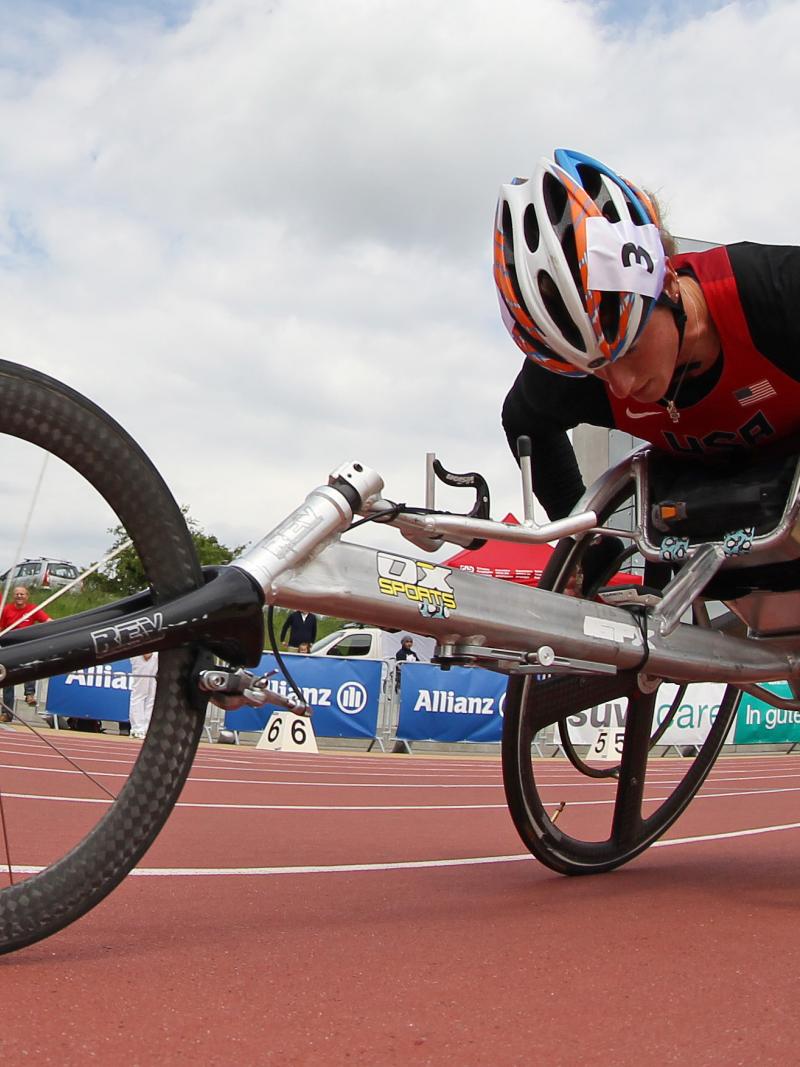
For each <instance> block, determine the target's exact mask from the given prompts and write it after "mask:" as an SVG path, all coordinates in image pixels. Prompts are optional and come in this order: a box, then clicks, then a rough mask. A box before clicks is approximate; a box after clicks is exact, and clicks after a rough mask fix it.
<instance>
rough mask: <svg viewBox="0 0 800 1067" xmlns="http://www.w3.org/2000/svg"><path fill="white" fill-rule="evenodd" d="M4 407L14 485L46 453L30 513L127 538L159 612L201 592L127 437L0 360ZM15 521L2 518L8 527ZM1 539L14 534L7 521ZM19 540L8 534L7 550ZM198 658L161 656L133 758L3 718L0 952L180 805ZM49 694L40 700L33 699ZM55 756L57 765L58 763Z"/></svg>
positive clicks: (70, 917) (152, 479)
mask: <svg viewBox="0 0 800 1067" xmlns="http://www.w3.org/2000/svg"><path fill="white" fill-rule="evenodd" d="M0 400H1V401H2V407H3V419H2V431H3V434H4V437H3V439H2V442H0V445H1V446H2V448H3V453H4V459H3V468H4V470H6V471H10V470H14V471H17V472H19V473H20V474H22V472H24V471H25V470H26V469H27V468H26V464H27V463H30V464H31V468H30V469H31V471H33V470H34V469H39V468H40V466H41V457H43V456H45V455H47V456H48V460H47V474H46V479H45V482H44V485H45V493H43V495H42V497H41V498H40V501H39V503H38V504H37V510H38V512H40V513H44V515H43V518H45V520H46V518H47V512H48V509H50V510H51V514H50V520H51V521H52V522H53V526H52V529H56V528H58V529H59V530H60V532H61V534H62V535H63V537H64V538H65V539H66V538H67V537H68V536H70V531H71V529H72V526H74V527H75V534H76V536H78V537H82V538H85V539H86V542H87V543H88V541H90V540H91V541H92V542H93V541H94V539H96V538H97V537H98V536H100V535H102V534H103V533H105V532H106V531H107V530H108V528H109V527H121V528H122V529H124V531H125V533H126V534H127V536H128V537H129V538H130V540H131V542H132V547H133V551H134V553H135V556H136V558H138V560H139V561H140V563H141V566H142V569H143V572H144V574H145V578H146V582H147V583H148V584H149V586H150V588H151V591H152V595H153V600H154V602H155V603H159V602H163V601H165V600H167V599H169V598H171V597H174V596H177V595H179V594H181V593H185V592H188V591H190V590H192V589H194V588H197V587H198V585H199V584H200V581H201V577H200V569H199V566H198V563H197V559H196V556H195V553H194V547H193V543H192V539H191V537H190V535H189V533H188V531H187V528H186V523H185V521H184V519H183V516H182V514H181V512H180V509H179V508H178V507H177V505H176V504H175V501H174V500H173V498H172V496H171V494H170V492H169V490H168V489H167V487H166V485H165V484H164V482H163V480H162V479H161V477H160V475H159V474H158V472H157V471H156V470H155V468H154V467H153V465H152V464H151V463H150V461H149V460H148V459H147V457H146V456H145V455H144V453H143V452H142V451H141V449H140V448H139V447H138V445H136V443H135V442H134V441H133V440H132V439H131V438H130V437H129V436H128V434H126V433H125V431H124V430H122V429H121V428H120V427H119V426H118V425H117V424H116V423H115V422H114V421H113V420H112V419H111V418H109V417H108V416H107V415H106V414H105V413H104V412H103V411H101V410H100V409H99V408H97V407H96V406H95V405H94V404H92V403H91V402H89V401H88V400H86V399H85V398H83V397H81V396H80V395H79V394H77V393H75V392H74V391H73V390H71V389H69V388H67V387H66V386H64V385H61V384H60V383H58V382H56V381H54V380H52V379H50V378H48V377H46V376H45V375H42V374H39V373H37V372H35V371H32V370H28V369H26V368H22V367H18V366H15V365H14V364H10V363H5V362H0ZM34 480H35V479H34ZM6 481H8V478H6ZM14 488H15V487H14V486H12V487H11V492H13V491H14ZM8 502H9V501H8V498H7V504H8ZM11 510H12V509H11V508H9V507H8V506H7V507H6V509H5V515H6V519H7V517H8V515H9V514H10V513H11ZM2 534H3V535H5V536H10V531H9V530H8V522H7V521H6V522H5V525H4V529H3V530H2ZM33 538H34V539H33V544H34V545H35V544H36V541H35V535H33ZM18 543H19V542H18V541H17V540H16V537H15V539H14V544H13V545H12V546H11V548H10V549H9V551H14V550H15V549H16V547H17V545H18ZM29 543H30V541H29ZM27 551H28V550H27V549H23V551H22V552H21V553H20V554H21V555H25V554H26V552H27ZM99 555H100V553H98V556H99ZM36 599H38V600H39V601H40V600H41V597H40V596H39V597H37V598H36ZM46 625H47V624H46V623H45V624H43V626H42V627H41V628H40V627H38V626H37V627H35V628H31V630H30V633H31V635H32V636H34V635H35V631H36V630H39V631H40V633H39V635H41V630H42V629H43V627H44V626H46ZM39 635H37V636H39ZM2 643H3V641H2V637H0V646H1V645H2ZM193 661H194V653H193V651H192V650H191V649H189V648H184V649H178V650H174V651H164V652H162V653H161V654H160V656H159V662H158V676H157V684H156V696H155V704H154V708H153V713H152V719H151V722H150V727H149V730H148V733H147V737H146V740H145V741H144V743H143V744H142V745H141V747H140V746H139V744H138V743H137V742H135V741H132V740H129V739H128V738H124V737H119V738H118V739H115V740H114V741H111V739H110V738H109V737H107V736H106V737H94V736H91V737H90V736H88V735H86V734H78V733H72V732H69V731H66V732H59V733H57V732H56V731H55V730H51V729H49V728H48V726H47V725H46V720H45V719H44V718H43V717H41V716H40V717H39V718H38V725H37V717H36V716H35V715H34V713H33V709H32V708H28V707H27V706H26V705H24V704H21V706H20V710H19V711H17V710H15V708H14V707H13V706H12V708H10V709H9V710H10V711H13V719H12V721H11V723H10V724H8V725H4V726H2V727H0V755H2V758H1V759H0V764H2V767H0V952H8V951H10V950H12V949H16V948H20V947H22V946H24V945H27V944H30V943H32V942H34V941H37V940H39V939H41V938H43V937H47V936H48V935H49V934H53V933H55V932H56V931H58V930H60V929H62V928H63V927H64V926H66V925H67V924H68V923H70V922H72V921H74V920H75V919H77V918H79V917H80V916H81V915H83V914H84V913H85V912H87V911H88V910H89V909H90V908H92V907H94V905H95V904H97V903H99V902H100V901H101V900H102V899H103V898H104V897H105V896H106V895H107V894H108V893H109V892H110V891H111V890H112V889H113V888H114V887H115V886H116V885H117V884H118V883H119V882H120V881H121V880H122V879H123V878H124V877H125V875H126V874H127V873H128V871H129V870H130V869H131V868H132V867H133V866H134V865H135V864H136V863H137V861H138V860H139V859H140V858H141V857H142V855H143V854H144V852H145V851H146V849H147V848H148V847H149V846H150V844H151V843H152V842H153V840H154V839H155V837H156V835H157V834H158V832H159V830H160V829H161V827H162V826H163V824H164V822H165V820H166V818H167V816H168V815H169V813H170V811H171V810H172V808H173V806H174V804H175V802H176V800H177V798H178V794H179V792H180V790H181V787H182V785H183V783H184V781H185V779H186V776H187V774H188V772H189V769H190V767H191V763H192V758H193V756H194V752H195V749H196V747H197V743H198V740H199V737H200V733H201V731H202V727H203V719H202V715H201V714H198V711H197V710H195V709H194V708H193V707H192V706H191V704H190V702H189V699H188V697H189V692H190V674H191V671H192V667H193ZM0 662H2V649H0ZM92 680H94V681H96V678H94V679H92ZM85 681H86V680H85V679H84V683H85ZM44 685H45V683H44V682H42V683H40V684H39V688H38V691H37V697H36V698H34V699H39V700H41V693H42V691H43V689H44ZM19 692H21V687H19V688H18V693H19ZM13 703H14V702H13V701H12V705H13ZM17 704H18V705H20V701H17ZM43 710H44V711H46V709H43ZM5 717H7V715H6V716H5ZM51 721H52V719H51ZM37 732H38V733H39V734H40V735H41V737H42V739H43V740H42V741H41V742H39V741H37V740H36V739H35V738H36V733H37ZM39 744H41V745H42V746H43V747H42V748H39V749H38V751H37V748H36V746H37V745H39ZM59 751H60V752H62V753H63V754H64V762H63V763H59V764H58V765H56V762H55V761H56V753H57V752H59Z"/></svg>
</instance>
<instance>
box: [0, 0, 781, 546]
mask: <svg viewBox="0 0 800 1067" xmlns="http://www.w3.org/2000/svg"><path fill="white" fill-rule="evenodd" d="M6 7H7V9H8V10H4V11H3V14H4V17H5V16H7V19H6V21H7V29H6V32H5V35H4V39H5V44H4V45H3V46H2V51H1V52H0V281H1V282H2V284H0V351H2V354H3V355H4V356H5V357H6V358H11V359H16V360H18V361H20V362H22V363H26V364H30V365H32V366H35V367H38V368H41V369H42V370H45V371H46V372H48V373H51V374H54V375H56V376H57V377H62V378H64V379H66V380H67V381H69V382H70V383H71V384H73V385H74V386H75V387H76V388H78V389H81V390H83V391H86V392H87V393H89V394H90V395H91V396H92V397H93V398H94V399H95V400H97V402H98V403H100V404H101V405H102V406H105V407H107V408H108V410H109V411H111V412H112V414H113V415H114V416H115V417H117V418H118V419H120V421H121V422H122V423H123V424H124V425H126V426H127V427H128V428H129V430H130V431H131V432H132V433H133V435H134V436H135V437H136V438H137V439H139V440H140V441H141V442H142V444H143V445H144V447H145V448H146V449H147V451H148V452H149V453H150V454H151V455H152V457H153V459H154V461H155V462H156V464H157V465H158V466H159V467H160V468H161V469H162V471H163V473H164V475H165V477H166V478H167V481H168V482H169V484H170V485H171V486H172V487H173V489H174V491H175V493H176V496H177V497H178V499H179V500H180V501H181V502H182V503H187V504H189V506H190V508H191V511H192V513H193V515H195V517H196V518H197V519H198V520H199V521H200V522H201V523H202V524H203V525H204V526H206V527H207V528H208V529H210V530H211V531H213V532H214V533H216V534H217V535H218V536H220V537H221V538H222V540H228V541H229V542H231V543H234V542H235V543H238V542H241V541H245V540H249V539H252V538H254V537H256V536H258V535H259V534H261V533H263V532H264V531H265V530H266V529H267V528H268V527H269V526H271V525H272V524H274V523H275V522H276V521H278V520H279V519H280V518H281V517H282V516H283V515H284V514H285V513H286V511H287V510H289V509H290V508H291V507H292V506H294V504H295V503H296V502H298V501H299V500H300V499H302V497H303V496H304V495H305V493H306V492H307V491H308V490H309V489H310V488H312V487H313V486H314V485H316V484H319V483H320V482H323V481H324V480H325V478H326V475H327V472H328V470H329V469H330V468H331V467H332V466H334V465H336V464H338V463H339V462H340V461H341V460H344V459H347V458H359V459H361V460H363V461H364V462H367V463H369V464H370V465H372V466H375V467H377V468H378V469H379V470H381V472H382V473H384V474H385V475H386V478H387V486H388V492H389V494H390V495H391V496H393V497H395V498H402V499H408V500H412V501H413V500H416V501H417V502H419V500H420V499H421V496H422V471H423V459H424V453H425V452H426V451H429V450H436V451H437V453H439V454H440V455H441V457H442V459H443V461H444V462H445V464H446V465H447V466H450V467H451V468H453V469H457V470H458V469H461V470H471V469H478V470H482V471H484V473H486V474H487V476H488V477H489V481H490V484H491V485H492V486H493V487H494V489H495V497H496V500H497V504H496V507H495V513H496V514H504V513H505V512H506V511H508V510H516V511H519V510H520V509H519V503H518V500H517V488H516V486H517V476H516V472H515V467H514V464H513V461H512V460H511V457H510V456H509V455H508V452H507V447H506V445H505V442H504V440H503V436H502V432H501V429H500V424H499V409H500V405H501V403H502V399H503V396H504V394H505V392H506V390H507V388H508V386H509V385H510V383H511V381H512V380H513V378H514V376H515V374H516V371H517V367H518V358H517V357H518V353H517V350H516V349H515V347H514V346H513V344H512V343H511V342H510V341H509V340H508V338H507V336H506V335H505V332H504V330H503V328H502V326H501V325H500V322H499V316H498V315H497V311H496V301H495V296H494V290H493V285H492V281H491V269H490V246H491V222H492V216H493V208H494V200H495V196H496V192H497V187H498V185H499V184H500V183H501V182H502V181H505V180H507V179H508V178H509V177H510V176H511V175H513V174H524V173H529V172H530V170H531V168H532V167H533V166H534V165H535V162H536V159H537V158H538V156H540V155H541V154H544V153H548V152H550V151H551V150H552V148H553V147H554V146H556V145H557V144H567V145H570V146H573V147H577V148H580V149H582V150H585V151H587V152H590V153H592V154H595V155H597V156H599V157H600V158H603V159H606V160H607V161H608V162H609V163H610V164H611V165H612V166H616V167H617V168H618V169H620V170H621V171H622V172H623V173H626V174H629V175H630V176H631V177H632V178H633V179H634V180H637V181H639V182H641V183H643V184H645V185H647V186H649V187H652V188H656V189H657V190H659V192H660V193H661V195H662V197H663V199H664V200H665V201H666V203H667V206H668V208H669V210H670V221H671V224H672V226H673V228H674V229H675V230H676V232H678V233H681V234H685V235H690V236H698V237H703V238H707V239H710V240H734V239H739V238H749V239H756V240H759V239H760V240H767V241H781V242H793V241H795V242H796V241H797V240H798V239H799V238H800V233H798V231H799V230H800V223H798V221H797V220H796V215H795V213H794V212H793V210H792V207H793V204H792V200H793V197H794V182H793V178H794V175H795V173H796V172H797V166H796V164H797V154H798V151H797V148H796V146H795V144H794V142H793V139H792V138H791V137H788V136H787V131H788V130H791V129H793V115H792V113H791V108H792V103H793V100H794V84H795V74H794V70H793V64H792V55H791V49H790V48H789V47H787V46H786V42H788V41H792V40H795V39H797V36H798V31H800V9H798V7H797V5H795V4H792V3H789V2H774V3H764V4H758V5H751V4H747V3H729V4H727V5H724V6H719V5H718V4H711V5H704V6H702V7H701V8H700V9H699V10H698V9H697V8H696V7H692V6H689V7H688V8H687V7H685V6H684V8H683V9H682V11H683V19H684V20H683V21H682V22H681V21H678V20H674V19H673V20H671V21H670V22H669V23H664V22H663V21H660V20H659V18H658V17H657V12H656V10H655V9H648V10H647V12H646V17H645V18H644V20H642V19H639V20H638V21H632V20H630V19H626V18H625V14H626V12H625V11H624V10H623V9H620V7H619V5H616V6H615V5H611V6H608V5H606V6H605V7H603V6H602V5H595V4H589V3H578V2H570V0H538V2H537V3H536V4H535V5H533V4H530V3H527V2H524V0H496V2H495V3H493V4H492V5H486V4H484V3H479V2H478V0H467V2H465V3H462V4H459V5H442V4H439V3H434V2H433V0H416V2H415V3H414V4H407V3H401V2H400V0H378V2H373V3H370V4H364V3H362V2H359V0H341V2H339V3H337V4H330V3H326V2H323V0H283V2H279V0H275V2H274V3H273V4H271V5H268V4H265V3H263V2H260V0H259V2H253V0H205V2H202V3H197V4H196V5H195V6H194V7H191V6H189V5H188V4H170V5H164V6H159V5H158V4H155V3H149V4H146V5H143V6H142V5H133V4H131V5H128V6H127V7H120V8H115V9H114V12H113V17H112V15H110V14H109V9H110V5H97V6H92V5H88V4H80V5H70V6H66V7H61V8H56V7H52V6H42V5H35V4H32V5H6ZM639 10H641V8H639ZM693 12H694V13H693ZM743 72H746V77H745V76H744V74H743ZM745 83H746V92H745V91H744V90H743V85H744V84H745ZM453 503H454V504H455V502H453ZM89 514H90V513H89V510H88V509H85V508H83V509H73V508H71V507H70V506H69V504H68V503H64V501H63V500H62V501H61V503H60V504H59V506H58V507H54V506H53V507H51V506H48V505H46V504H43V505H42V510H41V512H40V515H41V519H42V525H43V532H42V534H41V535H40V536H41V541H40V542H37V543H38V544H41V545H42V546H45V545H46V546H47V547H41V549H40V550H41V551H43V552H47V553H55V554H64V555H67V554H68V553H69V554H70V555H71V556H74V557H75V558H77V559H78V561H79V562H88V560H89V559H91V558H95V556H96V555H97V554H98V552H99V551H100V550H101V549H102V548H103V547H104V546H105V544H106V543H107V540H108V539H107V537H106V536H105V529H104V528H101V524H100V522H99V521H98V520H90V519H89V518H88V516H89ZM380 536H381V537H385V536H389V535H387V534H385V533H381V535H380ZM14 544H15V534H14V533H13V531H11V530H9V531H8V532H6V530H5V527H3V529H0V552H1V553H2V556H0V559H5V558H6V557H8V556H10V555H11V554H12V553H13V551H14Z"/></svg>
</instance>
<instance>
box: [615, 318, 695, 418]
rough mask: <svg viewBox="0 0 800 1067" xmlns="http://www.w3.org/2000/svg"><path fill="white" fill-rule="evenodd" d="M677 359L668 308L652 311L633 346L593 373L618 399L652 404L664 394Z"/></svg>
mask: <svg viewBox="0 0 800 1067" xmlns="http://www.w3.org/2000/svg"><path fill="white" fill-rule="evenodd" d="M677 358H678V331H677V329H676V327H675V319H674V318H673V316H672V312H671V311H670V310H669V308H663V307H657V308H655V309H654V310H653V313H652V314H651V316H650V318H649V319H648V320H647V325H646V326H645V328H644V329H643V330H642V332H641V333H640V334H639V337H638V339H637V341H636V344H635V345H634V346H633V347H632V348H629V349H628V351H627V352H626V353H625V355H624V356H622V357H620V359H617V360H615V361H614V362H613V363H609V365H608V366H607V367H604V368H603V369H602V370H599V371H597V372H596V374H597V377H598V378H602V380H603V381H604V382H605V383H606V384H607V385H608V388H609V390H610V391H611V392H612V393H613V394H614V396H616V397H619V398H620V399H621V400H626V399H630V400H635V401H638V402H639V403H640V404H654V403H655V402H656V401H657V400H661V398H662V397H663V396H664V394H665V393H666V391H667V389H668V388H669V384H670V382H671V381H672V375H673V374H674V372H675V362H676V360H677Z"/></svg>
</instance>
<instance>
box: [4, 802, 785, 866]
mask: <svg viewBox="0 0 800 1067" xmlns="http://www.w3.org/2000/svg"><path fill="white" fill-rule="evenodd" d="M798 792H800V786H787V787H782V788H779V789H748V790H741V791H739V792H735V793H733V792H731V793H698V794H697V796H695V797H694V798H693V801H694V802H696V801H698V800H726V799H727V798H728V797H753V796H766V795H768V794H771V793H798ZM3 799H9V800H12V799H13V800H54V801H63V802H65V803H68V804H110V803H111V801H110V800H108V799H105V798H100V799H93V798H89V797H60V796H53V795H48V794H40V793H10V792H4V793H3ZM668 799H669V797H668V796H663V797H648V796H646V797H645V798H644V801H643V803H645V804H662V803H663V802H664V801H665V800H668ZM613 803H614V798H613V797H609V798H608V799H600V800H570V801H569V802H568V804H567V807H569V808H596V807H602V806H604V805H611V804H613ZM175 807H176V808H201V809H207V810H221V811H367V812H369V811H487V810H495V811H500V810H505V809H506V807H507V805H506V804H505V803H501V804H232V803H231V804H225V803H208V802H202V801H187V800H179V801H178V803H177V804H176V805H175ZM0 870H2V868H0Z"/></svg>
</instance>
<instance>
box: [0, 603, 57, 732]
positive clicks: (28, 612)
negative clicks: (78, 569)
mask: <svg viewBox="0 0 800 1067" xmlns="http://www.w3.org/2000/svg"><path fill="white" fill-rule="evenodd" d="M49 620H50V616H49V615H48V614H47V612H45V611H42V609H41V608H37V607H36V605H35V604H31V603H30V594H29V592H28V590H27V589H26V587H25V586H24V585H18V586H16V588H15V589H14V592H13V594H12V598H11V600H10V601H9V602H8V603H7V604H6V606H5V607H4V608H3V611H2V613H0V633H3V632H4V631H5V630H9V629H11V627H12V626H13V627H14V629H15V630H16V629H19V628H20V627H22V626H33V624H34V623H35V622H49ZM24 689H25V702H26V704H34V705H35V704H36V695H35V694H36V684H35V682H26V683H25V686H24ZM13 711H14V686H13V685H8V686H6V687H5V689H4V690H3V706H2V707H1V708H0V722H11V720H12V719H13V717H14V715H13Z"/></svg>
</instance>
